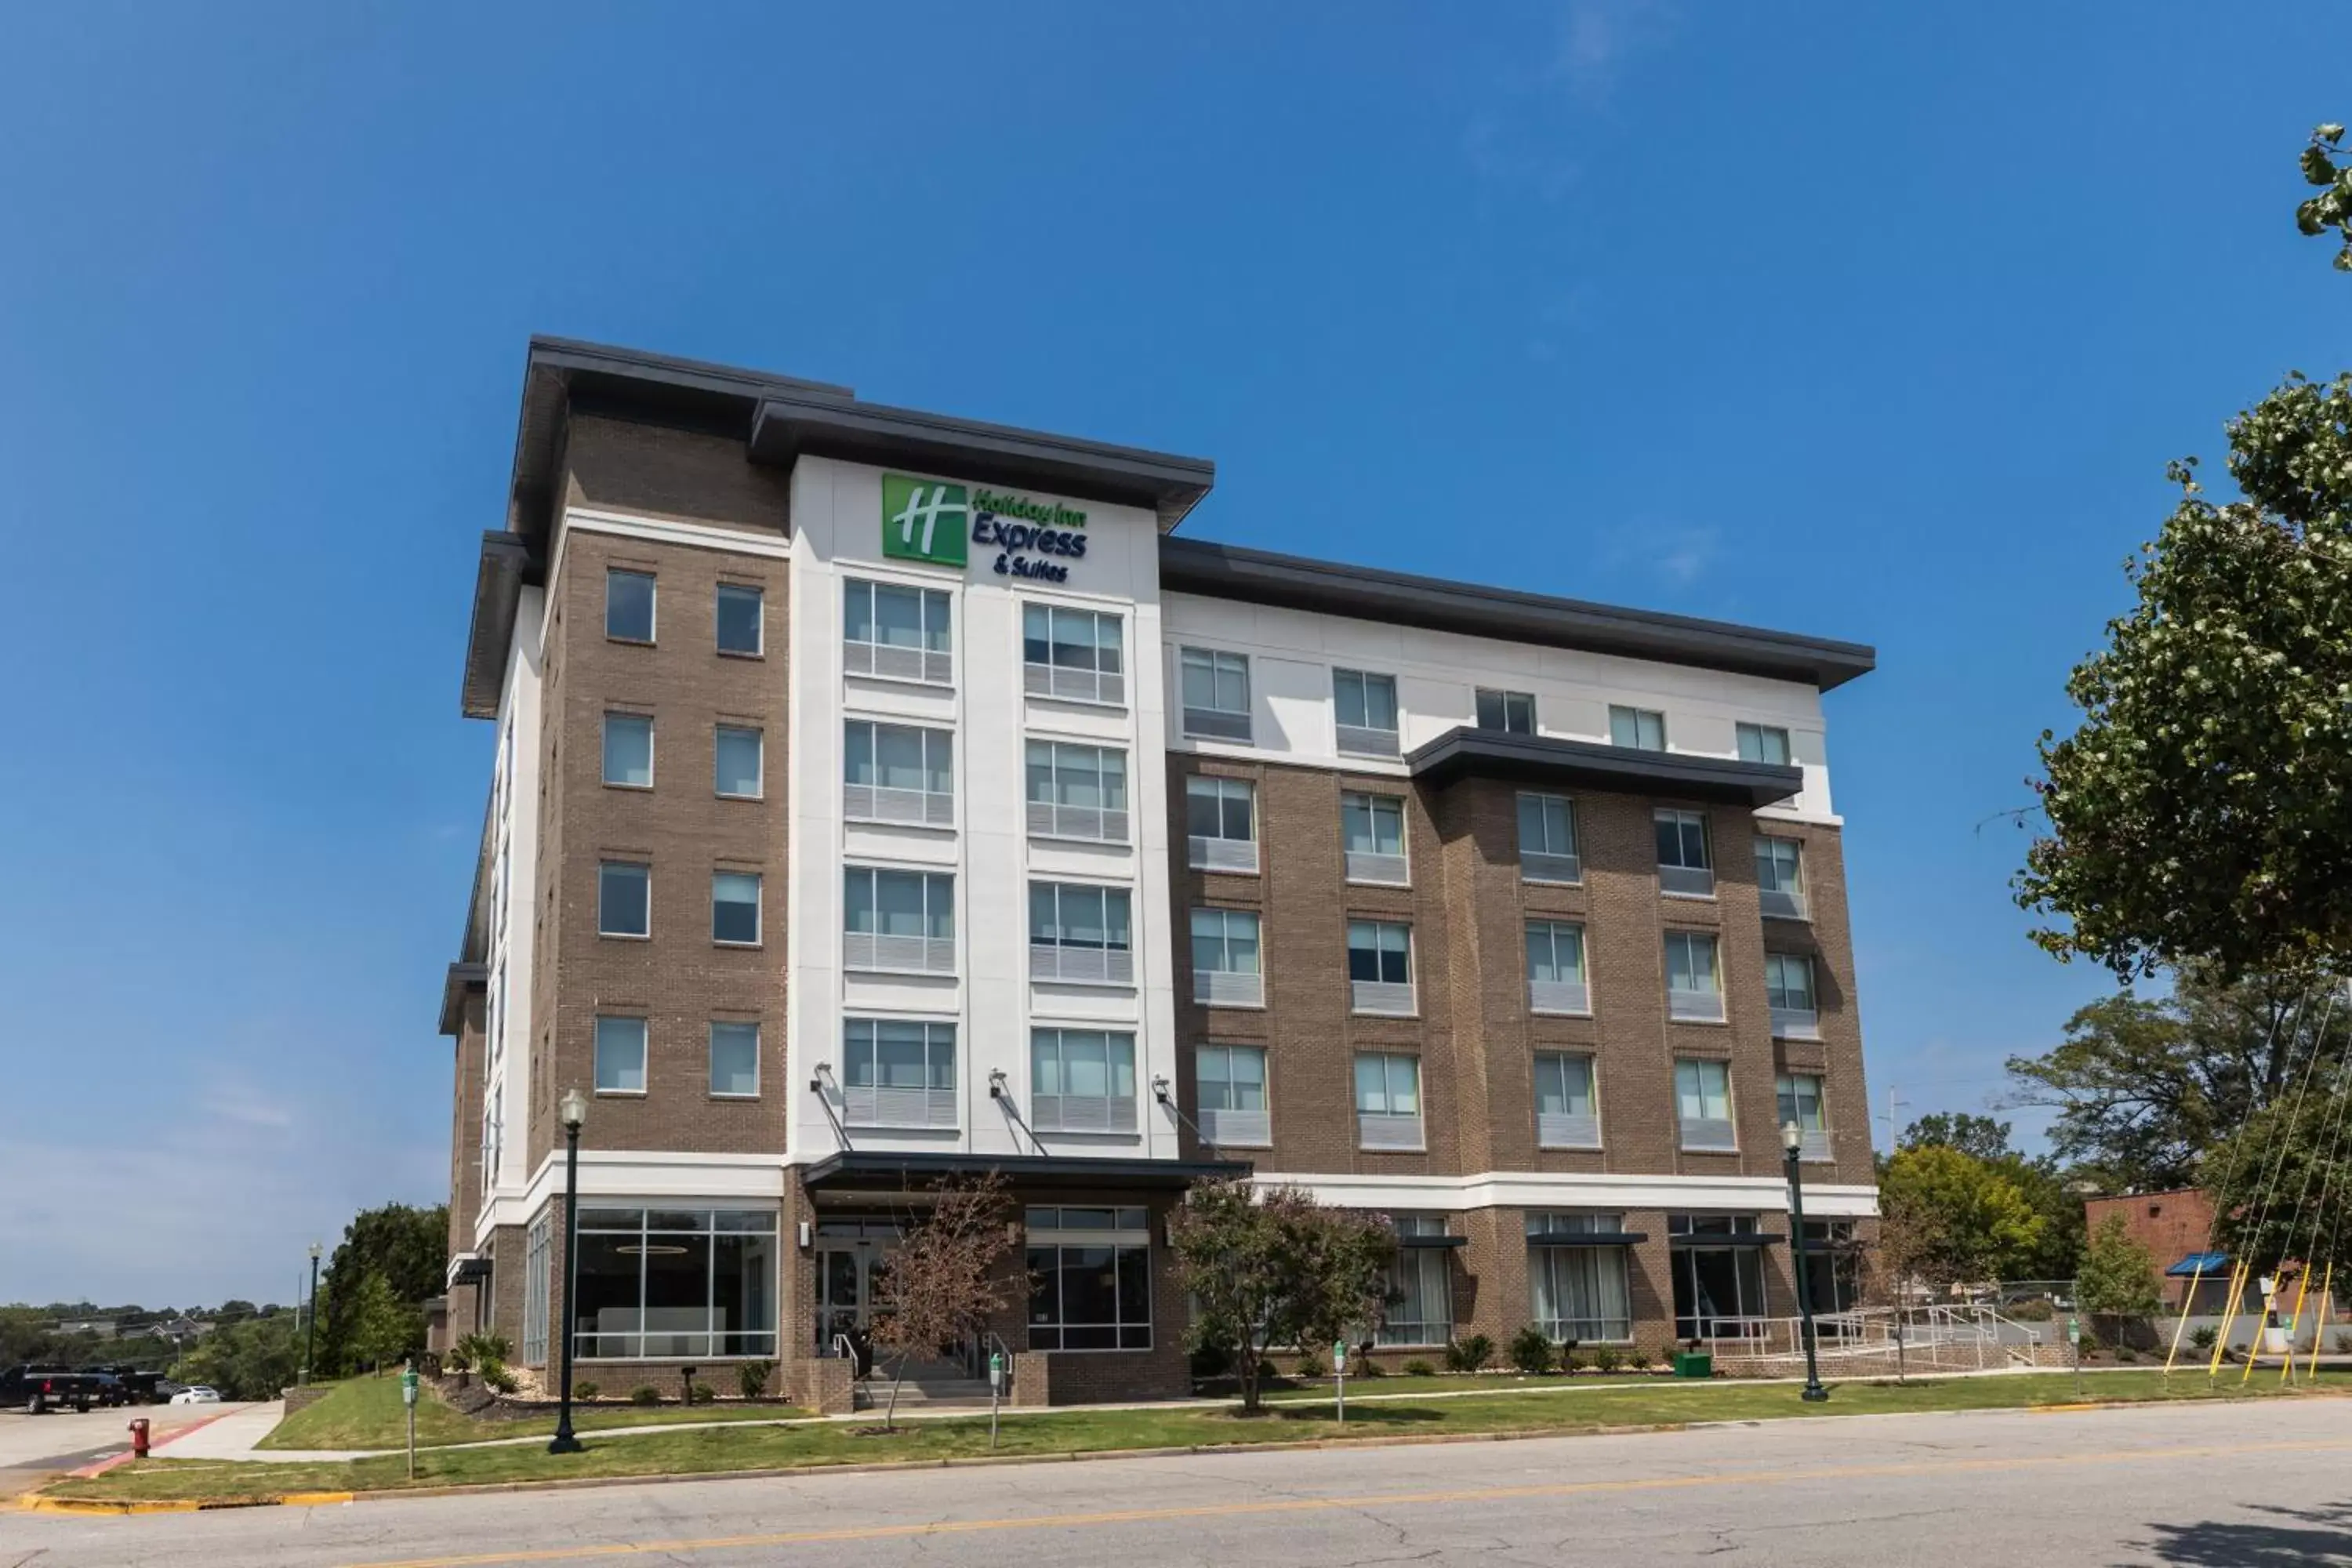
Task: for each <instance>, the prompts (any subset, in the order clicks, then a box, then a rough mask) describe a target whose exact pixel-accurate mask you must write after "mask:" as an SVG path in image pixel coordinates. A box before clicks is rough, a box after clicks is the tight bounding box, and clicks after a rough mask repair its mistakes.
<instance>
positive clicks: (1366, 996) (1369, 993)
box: [1348, 980, 1413, 1018]
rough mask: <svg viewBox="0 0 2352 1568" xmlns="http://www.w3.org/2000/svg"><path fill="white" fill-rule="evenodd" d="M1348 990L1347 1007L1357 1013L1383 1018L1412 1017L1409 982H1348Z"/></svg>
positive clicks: (1410, 983)
mask: <svg viewBox="0 0 2352 1568" xmlns="http://www.w3.org/2000/svg"><path fill="white" fill-rule="evenodd" d="M1348 990H1349V1006H1350V1007H1352V1008H1353V1009H1354V1010H1355V1011H1357V1012H1359V1013H1376V1014H1378V1015H1380V1016H1381V1017H1384V1018H1410V1017H1412V1013H1413V996H1412V981H1410V980H1406V981H1395V980H1350V981H1349V982H1348Z"/></svg>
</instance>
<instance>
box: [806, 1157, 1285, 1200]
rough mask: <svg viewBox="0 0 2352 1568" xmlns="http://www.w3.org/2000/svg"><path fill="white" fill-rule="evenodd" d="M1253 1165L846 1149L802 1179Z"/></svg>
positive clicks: (1085, 1178)
mask: <svg viewBox="0 0 2352 1568" xmlns="http://www.w3.org/2000/svg"><path fill="white" fill-rule="evenodd" d="M1253 1169H1255V1167H1254V1166H1252V1165H1251V1164H1250V1163H1249V1162H1248V1161H1246V1160H1137V1159H1125V1160H1120V1159H1102V1158H1099V1157H1087V1156H1079V1155H1072V1156H1067V1157H1065V1156H1062V1155H1058V1154H963V1153H948V1152H932V1151H928V1150H925V1151H916V1152H890V1151H887V1150H871V1151H868V1150H853V1149H845V1150H842V1151H841V1152H838V1153H834V1154H828V1155H826V1156H825V1157H824V1159H822V1160H819V1161H817V1162H816V1163H814V1164H812V1165H810V1166H808V1167H807V1169H806V1170H804V1171H803V1173H802V1175H801V1179H802V1181H803V1183H804V1184H807V1185H808V1186H810V1187H820V1186H827V1185H842V1184H855V1183H858V1182H869V1183H870V1182H873V1181H876V1180H882V1181H888V1182H894V1183H898V1184H908V1185H911V1184H916V1183H924V1184H929V1183H934V1182H937V1181H940V1179H942V1178H944V1177H950V1176H985V1175H989V1174H992V1173H999V1174H1002V1175H1003V1177H1004V1179H1005V1180H1006V1181H1008V1182H1010V1183H1012V1184H1013V1185H1014V1186H1016V1187H1112V1188H1118V1187H1124V1188H1129V1189H1133V1188H1139V1187H1154V1188H1161V1189H1171V1188H1172V1189H1175V1190H1178V1191H1181V1190H1182V1189H1183V1188H1186V1187H1189V1186H1191V1185H1192V1184H1194V1183H1195V1182H1222V1181H1235V1180H1239V1179H1241V1178H1243V1177H1245V1176H1247V1175H1248V1174H1249V1173H1250V1172H1251V1171H1252V1170H1253Z"/></svg>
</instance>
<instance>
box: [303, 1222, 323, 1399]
mask: <svg viewBox="0 0 2352 1568" xmlns="http://www.w3.org/2000/svg"><path fill="white" fill-rule="evenodd" d="M318 1342H319V1244H318V1243H317V1242H315V1241H314V1242H312V1243H311V1244H310V1321H309V1322H308V1323H306V1324H304V1325H303V1328H302V1377H301V1382H302V1383H303V1384H305V1385H308V1384H309V1383H310V1364H311V1363H310V1352H311V1349H312V1348H313V1347H314V1346H315V1345H317V1343H318Z"/></svg>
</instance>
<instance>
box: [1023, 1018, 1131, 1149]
mask: <svg viewBox="0 0 2352 1568" xmlns="http://www.w3.org/2000/svg"><path fill="white" fill-rule="evenodd" d="M1029 1124H1030V1125H1031V1126H1033V1127H1034V1128H1036V1129H1037V1131H1041V1132H1132V1131H1135V1126H1136V1116H1135V1037H1134V1036H1133V1035H1130V1034H1121V1033H1115V1032H1111V1031H1107V1030H1103V1029H1035V1030H1032V1031H1031V1033H1030V1036H1029Z"/></svg>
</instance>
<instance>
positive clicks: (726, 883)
mask: <svg viewBox="0 0 2352 1568" xmlns="http://www.w3.org/2000/svg"><path fill="white" fill-rule="evenodd" d="M710 940H711V941H713V942H723V943H725V944H727V945H728V946H730V947H757V946H759V945H760V874H759V873H758V872H756V871H713V872H712V873H711V874H710Z"/></svg>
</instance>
